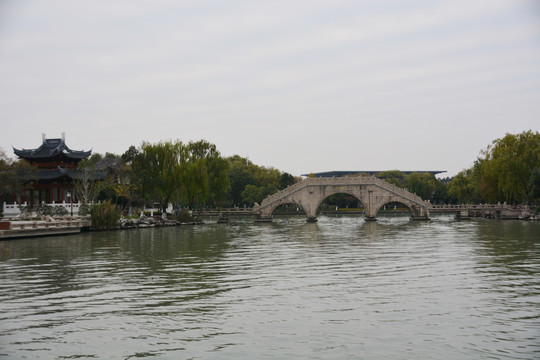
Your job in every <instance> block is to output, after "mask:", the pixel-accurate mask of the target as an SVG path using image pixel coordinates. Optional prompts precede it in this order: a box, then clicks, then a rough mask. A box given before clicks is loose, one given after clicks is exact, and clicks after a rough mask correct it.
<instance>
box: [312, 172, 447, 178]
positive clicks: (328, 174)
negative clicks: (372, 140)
mask: <svg viewBox="0 0 540 360" xmlns="http://www.w3.org/2000/svg"><path fill="white" fill-rule="evenodd" d="M383 171H387V170H356V171H325V172H319V173H313V177H332V176H335V177H341V176H347V175H354V174H369V175H375V174H378V173H380V172H383ZM400 171H401V170H400ZM401 172H402V173H404V174H405V175H409V174H412V173H413V172H417V173H429V174H433V175H437V174H440V173H444V172H446V170H417V171H409V170H407V171H401ZM310 175H311V174H302V176H310Z"/></svg>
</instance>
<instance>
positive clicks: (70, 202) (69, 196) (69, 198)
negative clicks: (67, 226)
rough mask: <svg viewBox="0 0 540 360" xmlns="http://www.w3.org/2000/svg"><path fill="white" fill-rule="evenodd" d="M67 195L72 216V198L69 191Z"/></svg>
mask: <svg viewBox="0 0 540 360" xmlns="http://www.w3.org/2000/svg"><path fill="white" fill-rule="evenodd" d="M67 197H68V200H69V207H70V208H71V216H73V199H72V198H71V192H69V191H68V193H67Z"/></svg>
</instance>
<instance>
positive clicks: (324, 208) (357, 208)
mask: <svg viewBox="0 0 540 360" xmlns="http://www.w3.org/2000/svg"><path fill="white" fill-rule="evenodd" d="M325 212H326V213H343V214H346V213H360V212H361V213H364V212H365V206H364V204H363V203H362V201H361V200H360V199H359V198H358V197H357V196H356V195H354V194H351V193H348V192H336V193H333V194H329V195H328V196H326V197H324V198H322V199H321V200H320V201H319V204H318V205H317V214H320V213H325Z"/></svg>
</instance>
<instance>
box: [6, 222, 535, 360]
mask: <svg viewBox="0 0 540 360" xmlns="http://www.w3.org/2000/svg"><path fill="white" fill-rule="evenodd" d="M539 270H540V224H539V223H534V222H519V221H486V220H473V221H466V222H457V221H454V220H453V218H452V217H450V216H437V217H434V218H433V220H432V221H410V220H409V219H408V218H407V217H381V218H379V220H378V221H377V222H365V221H364V220H363V218H362V217H356V216H321V217H320V218H319V222H318V223H306V222H305V219H304V218H302V217H276V218H275V219H274V222H273V223H271V224H255V223H253V221H252V219H240V220H235V221H233V222H231V223H230V224H207V225H204V226H198V227H189V226H185V227H178V228H159V229H141V230H129V231H118V232H94V233H86V234H80V235H75V236H69V237H51V238H41V239H28V240H15V241H2V242H0V288H1V292H0V306H1V311H0V358H6V359H12V358H32V359H33V358H45V359H67V358H79V359H84V358H91V359H96V358H99V359H111V358H114V359H128V358H135V357H137V358H153V359H178V358H185V359H188V358H204V359H227V358H230V359H232V358H234V359H237V358H284V359H289V358H295V359H297V358H305V359H308V358H309V359H336V358H340V359H343V358H351V359H358V358H365V359H372V358H387V359H396V358H398V359H399V358H402V359H405V358H407V359H409V358H415V359H433V358H437V359H457V358H459V359H532V358H538V357H539V355H540V344H539V343H538V340H537V339H538V336H539V334H540V321H539V317H540V306H539V305H540V279H539V277H538V273H539Z"/></svg>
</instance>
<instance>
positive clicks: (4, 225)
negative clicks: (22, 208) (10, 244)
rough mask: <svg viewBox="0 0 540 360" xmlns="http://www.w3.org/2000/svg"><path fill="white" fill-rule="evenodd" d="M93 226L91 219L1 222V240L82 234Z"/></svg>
mask: <svg viewBox="0 0 540 360" xmlns="http://www.w3.org/2000/svg"><path fill="white" fill-rule="evenodd" d="M90 226H91V220H90V217H81V218H72V217H71V216H64V217H56V218H55V217H51V216H42V217H41V218H39V219H32V220H15V221H13V220H7V221H6V220H1V221H0V240H2V239H14V238H26V237H37V236H52V235H68V234H74V233H80V232H81V231H83V230H87V229H89V228H90Z"/></svg>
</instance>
